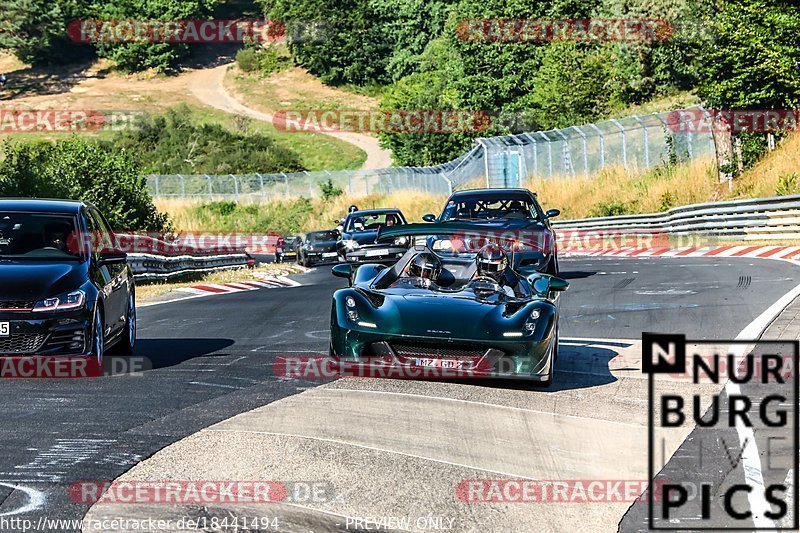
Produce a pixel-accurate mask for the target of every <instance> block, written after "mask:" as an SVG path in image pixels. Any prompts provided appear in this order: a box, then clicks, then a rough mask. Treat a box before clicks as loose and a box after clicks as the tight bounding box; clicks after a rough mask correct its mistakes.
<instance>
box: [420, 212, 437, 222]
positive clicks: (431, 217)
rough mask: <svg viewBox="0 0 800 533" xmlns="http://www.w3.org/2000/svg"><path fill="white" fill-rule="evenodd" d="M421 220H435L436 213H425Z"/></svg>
mask: <svg viewBox="0 0 800 533" xmlns="http://www.w3.org/2000/svg"><path fill="white" fill-rule="evenodd" d="M422 220H424V221H425V222H436V215H432V214H430V213H428V214H427V215H422Z"/></svg>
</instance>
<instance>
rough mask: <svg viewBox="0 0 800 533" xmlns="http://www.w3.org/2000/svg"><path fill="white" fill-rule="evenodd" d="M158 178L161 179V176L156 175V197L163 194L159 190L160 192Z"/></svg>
mask: <svg viewBox="0 0 800 533" xmlns="http://www.w3.org/2000/svg"><path fill="white" fill-rule="evenodd" d="M158 177H159V176H158V174H156V175H155V178H156V196H159V195H160V194H161V193H160V192H159V190H158Z"/></svg>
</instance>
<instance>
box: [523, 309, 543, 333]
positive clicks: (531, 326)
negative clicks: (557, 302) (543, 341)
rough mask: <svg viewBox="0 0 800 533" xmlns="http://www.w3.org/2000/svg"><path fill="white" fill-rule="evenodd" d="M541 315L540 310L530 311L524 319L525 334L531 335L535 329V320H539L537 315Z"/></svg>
mask: <svg viewBox="0 0 800 533" xmlns="http://www.w3.org/2000/svg"><path fill="white" fill-rule="evenodd" d="M541 315H542V312H541V311H539V310H538V309H534V310H533V311H531V314H530V316H528V319H527V320H526V321H525V326H524V329H525V334H526V335H533V332H534V331H536V321H537V320H539V317H540V316H541Z"/></svg>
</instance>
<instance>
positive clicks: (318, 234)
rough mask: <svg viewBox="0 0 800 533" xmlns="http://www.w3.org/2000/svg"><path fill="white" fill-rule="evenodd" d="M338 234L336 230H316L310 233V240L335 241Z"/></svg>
mask: <svg viewBox="0 0 800 533" xmlns="http://www.w3.org/2000/svg"><path fill="white" fill-rule="evenodd" d="M337 237H338V234H337V233H336V232H335V231H315V232H314V233H309V234H308V242H326V241H335V240H336V238H337Z"/></svg>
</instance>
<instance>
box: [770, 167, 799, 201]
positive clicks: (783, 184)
mask: <svg viewBox="0 0 800 533" xmlns="http://www.w3.org/2000/svg"><path fill="white" fill-rule="evenodd" d="M799 192H800V175H798V174H797V173H796V172H792V173H791V174H786V175H783V176H781V177H779V178H778V186H777V187H776V188H775V194H776V195H778V196H789V195H790V194H797V193H799Z"/></svg>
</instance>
